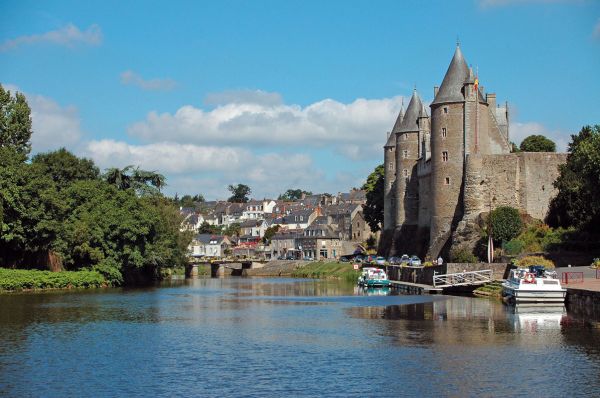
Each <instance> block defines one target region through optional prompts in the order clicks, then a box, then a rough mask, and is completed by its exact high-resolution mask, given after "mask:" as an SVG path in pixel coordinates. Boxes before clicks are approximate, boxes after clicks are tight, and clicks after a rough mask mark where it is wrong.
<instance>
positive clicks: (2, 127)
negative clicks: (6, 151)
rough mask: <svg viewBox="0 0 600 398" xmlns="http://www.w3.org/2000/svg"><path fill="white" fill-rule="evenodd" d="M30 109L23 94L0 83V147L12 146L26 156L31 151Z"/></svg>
mask: <svg viewBox="0 0 600 398" xmlns="http://www.w3.org/2000/svg"><path fill="white" fill-rule="evenodd" d="M30 140H31V109H30V108H29V105H28V104H27V100H26V99H25V96H24V95H23V94H21V93H16V94H15V96H12V95H11V93H10V91H8V90H5V89H4V88H3V87H2V85H0V148H12V149H13V150H15V151H16V152H17V153H19V154H21V155H23V156H27V155H29V152H30V151H31V142H30Z"/></svg>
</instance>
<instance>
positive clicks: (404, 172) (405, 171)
mask: <svg viewBox="0 0 600 398" xmlns="http://www.w3.org/2000/svg"><path fill="white" fill-rule="evenodd" d="M402 176H403V177H408V170H407V169H404V170H402Z"/></svg>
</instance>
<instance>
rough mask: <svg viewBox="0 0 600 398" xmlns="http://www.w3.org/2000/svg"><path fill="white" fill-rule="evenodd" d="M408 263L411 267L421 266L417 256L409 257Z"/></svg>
mask: <svg viewBox="0 0 600 398" xmlns="http://www.w3.org/2000/svg"><path fill="white" fill-rule="evenodd" d="M409 265H410V266H412V267H420V266H421V259H420V258H419V257H417V256H412V257H411V258H410V262H409Z"/></svg>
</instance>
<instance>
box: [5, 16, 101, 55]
mask: <svg viewBox="0 0 600 398" xmlns="http://www.w3.org/2000/svg"><path fill="white" fill-rule="evenodd" d="M36 43H51V44H56V45H61V46H67V47H73V46H76V45H78V44H86V45H92V46H96V45H99V44H100V43H102V30H101V29H100V27H99V26H98V25H95V24H94V25H91V26H90V27H88V28H87V29H86V30H84V31H81V30H79V28H78V27H77V26H75V25H73V24H72V23H70V24H68V25H65V26H63V27H62V28H60V29H57V30H51V31H49V32H46V33H41V34H35V35H29V36H19V37H17V38H14V39H9V40H6V41H4V42H3V43H2V44H0V51H8V50H12V49H15V48H17V47H19V46H21V45H26V44H36Z"/></svg>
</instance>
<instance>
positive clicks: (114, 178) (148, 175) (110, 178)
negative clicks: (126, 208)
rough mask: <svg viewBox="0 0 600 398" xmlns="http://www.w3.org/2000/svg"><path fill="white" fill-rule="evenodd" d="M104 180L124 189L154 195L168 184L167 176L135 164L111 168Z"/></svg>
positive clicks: (142, 194) (139, 193)
mask: <svg viewBox="0 0 600 398" xmlns="http://www.w3.org/2000/svg"><path fill="white" fill-rule="evenodd" d="M103 177H104V180H105V181H106V182H108V183H109V184H111V185H114V186H115V187H117V188H118V189H120V190H122V191H124V190H127V189H133V190H134V191H136V192H137V193H138V195H141V196H144V195H153V194H155V193H160V189H161V188H162V187H164V186H165V185H166V182H165V177H164V176H163V175H162V174H158V173H157V172H155V171H146V170H142V169H140V168H139V167H135V168H134V166H133V165H129V166H126V167H125V168H123V169H119V168H115V167H113V168H110V169H107V170H106V172H105V173H104V176H103Z"/></svg>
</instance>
